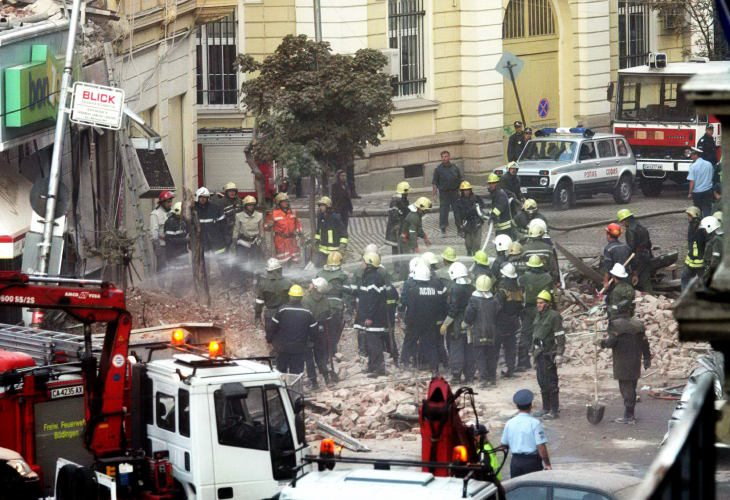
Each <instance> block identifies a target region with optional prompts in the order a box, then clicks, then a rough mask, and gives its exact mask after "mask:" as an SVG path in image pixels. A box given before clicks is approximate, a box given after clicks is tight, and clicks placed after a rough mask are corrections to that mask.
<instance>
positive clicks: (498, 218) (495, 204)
mask: <svg viewBox="0 0 730 500" xmlns="http://www.w3.org/2000/svg"><path fill="white" fill-rule="evenodd" d="M490 219H491V221H492V222H493V223H494V230H495V231H507V230H509V229H510V228H511V227H512V213H511V212H510V206H509V195H508V194H507V191H505V190H504V189H502V188H501V187H499V186H497V187H496V188H494V191H492V215H491V217H490Z"/></svg>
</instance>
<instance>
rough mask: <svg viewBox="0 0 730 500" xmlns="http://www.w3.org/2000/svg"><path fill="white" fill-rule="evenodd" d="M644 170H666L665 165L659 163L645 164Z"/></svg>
mask: <svg viewBox="0 0 730 500" xmlns="http://www.w3.org/2000/svg"><path fill="white" fill-rule="evenodd" d="M644 170H664V165H661V164H659V163H644Z"/></svg>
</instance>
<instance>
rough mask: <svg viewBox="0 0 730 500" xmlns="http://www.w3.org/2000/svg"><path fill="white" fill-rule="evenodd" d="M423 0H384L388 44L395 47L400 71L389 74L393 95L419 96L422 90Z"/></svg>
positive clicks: (423, 60) (423, 63)
mask: <svg viewBox="0 0 730 500" xmlns="http://www.w3.org/2000/svg"><path fill="white" fill-rule="evenodd" d="M425 17H426V11H425V10H424V9H423V0H388V44H389V45H388V46H389V47H390V48H391V49H398V52H399V55H400V74H399V75H397V76H394V77H393V97H394V98H396V99H398V98H401V99H402V98H408V97H418V96H420V95H422V94H423V93H424V91H425V89H426V68H425V57H424V48H423V47H424V37H423V22H424V19H425Z"/></svg>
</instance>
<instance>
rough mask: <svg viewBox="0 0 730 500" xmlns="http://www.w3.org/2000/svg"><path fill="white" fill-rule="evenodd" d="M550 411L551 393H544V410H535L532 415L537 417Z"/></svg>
mask: <svg viewBox="0 0 730 500" xmlns="http://www.w3.org/2000/svg"><path fill="white" fill-rule="evenodd" d="M548 413H550V393H547V392H543V393H542V410H539V411H533V412H532V416H533V417H536V418H540V417H544V416H545V415H547V414H548Z"/></svg>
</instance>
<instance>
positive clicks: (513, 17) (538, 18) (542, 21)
mask: <svg viewBox="0 0 730 500" xmlns="http://www.w3.org/2000/svg"><path fill="white" fill-rule="evenodd" d="M554 34H555V15H554V14H553V7H552V5H551V4H550V0H512V1H511V2H510V3H509V4H508V5H507V11H506V12H505V15H504V21H503V22H502V38H503V39H512V38H525V37H531V36H545V35H554Z"/></svg>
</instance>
